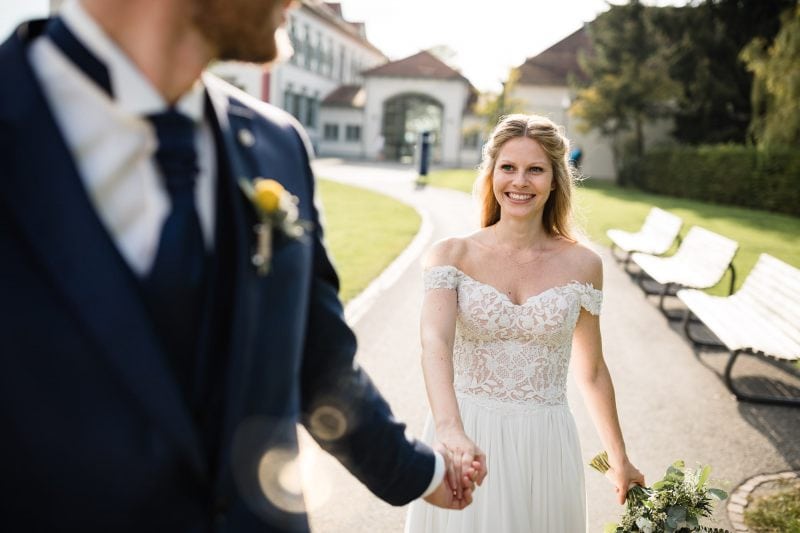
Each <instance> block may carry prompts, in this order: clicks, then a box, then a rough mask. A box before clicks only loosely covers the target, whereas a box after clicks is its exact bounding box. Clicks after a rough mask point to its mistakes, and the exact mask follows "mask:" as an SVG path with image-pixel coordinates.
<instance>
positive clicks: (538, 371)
mask: <svg viewBox="0 0 800 533" xmlns="http://www.w3.org/2000/svg"><path fill="white" fill-rule="evenodd" d="M424 284H425V290H426V291H427V290H434V289H452V290H455V291H457V298H458V314H457V319H456V320H457V321H456V334H455V342H454V346H453V370H454V388H455V393H456V398H457V400H458V406H459V409H460V412H461V419H462V421H463V424H464V431H465V432H466V434H467V436H468V437H469V438H471V439H472V440H473V441H474V442H475V443H476V444H477V445H478V447H479V448H481V449H482V450H483V451H484V452H485V453H486V458H487V469H488V476H487V478H486V479H485V481H484V483H483V485H482V486H481V487H478V488H477V489H476V490H475V492H474V498H473V503H472V505H470V506H469V507H467V508H466V509H464V510H462V511H448V510H443V509H439V508H436V507H433V506H432V505H430V504H428V503H426V502H424V501H422V500H417V501H415V502H413V503H412V504H411V507H410V509H409V514H408V517H407V521H406V533H469V532H474V533H479V532H480V533H526V532H527V533H584V532H585V531H586V495H585V489H584V480H583V461H582V459H581V452H580V444H579V441H578V434H577V429H576V426H575V421H574V419H573V417H572V413H571V412H570V409H569V406H568V405H567V396H566V381H567V370H568V366H569V358H570V352H571V348H572V333H573V331H574V329H575V324H576V323H577V320H578V316H579V314H580V310H581V307H584V308H586V309H587V310H588V311H589V312H590V313H592V314H595V315H597V314H599V313H600V305H601V302H602V292H600V291H599V290H597V289H595V288H594V287H592V285H591V284H587V283H580V282H578V281H572V282H570V283H566V284H564V285H558V286H556V287H552V288H550V289H547V290H545V291H544V292H542V293H539V294H537V295H534V296H531V297H530V298H529V299H528V300H526V301H525V302H523V303H521V304H515V303H513V302H512V301H511V300H510V299H509V298H508V296H507V295H505V294H504V293H502V292H500V291H498V290H497V289H496V288H494V287H492V286H491V285H487V284H485V283H481V282H479V281H477V280H475V279H473V278H471V277H470V276H468V275H467V274H465V273H463V272H461V271H460V270H459V269H457V268H455V267H453V266H437V267H432V268H429V269H428V270H427V271H426V272H425V275H424ZM435 437H436V436H435V427H434V424H433V420H432V419H431V417H430V416H429V417H428V421H427V423H426V426H425V430H424V433H423V440H425V441H426V442H428V443H432V442H433V441H434V440H435Z"/></svg>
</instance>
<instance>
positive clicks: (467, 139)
mask: <svg viewBox="0 0 800 533" xmlns="http://www.w3.org/2000/svg"><path fill="white" fill-rule="evenodd" d="M480 140H481V132H480V131H476V130H472V131H465V132H463V134H462V144H463V146H464V148H471V149H475V148H478V145H480Z"/></svg>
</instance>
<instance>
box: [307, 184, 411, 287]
mask: <svg viewBox="0 0 800 533" xmlns="http://www.w3.org/2000/svg"><path fill="white" fill-rule="evenodd" d="M318 184H319V192H320V198H321V200H322V204H323V206H324V213H325V241H326V244H327V245H328V250H329V253H330V254H331V256H332V258H333V261H334V264H335V266H336V270H337V272H338V273H339V278H340V281H341V288H340V291H339V294H340V296H341V298H342V300H343V301H344V302H347V301H348V300H350V299H352V298H353V297H354V296H356V295H358V293H360V292H361V291H362V290H364V288H365V287H366V286H367V285H368V284H369V282H370V281H372V280H373V279H374V278H375V277H377V276H378V274H380V273H381V272H382V271H383V269H385V268H386V267H387V266H389V264H390V263H391V262H392V260H394V259H395V258H396V257H397V256H398V255H399V254H400V252H402V251H403V249H404V248H405V247H406V246H407V245H408V244H409V243H410V242H411V240H412V239H413V238H414V235H416V233H417V231H418V229H419V225H420V217H419V215H418V214H417V212H416V211H415V210H414V209H413V208H411V207H409V206H407V205H406V204H403V203H401V202H398V201H397V200H395V199H393V198H389V197H387V196H384V195H381V194H377V193H374V192H372V191H367V190H365V189H361V188H358V187H351V186H349V185H343V184H341V183H336V182H333V181H328V180H325V179H321V180H319V182H318Z"/></svg>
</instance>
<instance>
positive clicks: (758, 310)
mask: <svg viewBox="0 0 800 533" xmlns="http://www.w3.org/2000/svg"><path fill="white" fill-rule="evenodd" d="M678 298H680V299H681V300H682V301H683V302H684V303H685V304H686V306H687V308H688V309H687V311H686V315H685V317H684V330H685V331H686V336H687V337H689V339H690V340H691V341H692V342H694V343H695V344H699V345H715V346H716V344H712V343H709V342H704V341H701V340H699V339H697V338H695V337H694V336H693V335H692V333H691V326H690V320H691V317H692V315H694V316H696V317H697V318H699V319H700V321H702V322H703V324H705V325H706V327H707V328H708V329H709V330H711V332H712V333H714V335H716V336H717V338H718V339H719V340H720V341H721V342H722V344H723V345H724V346H725V348H727V349H728V350H729V351H730V359H729V360H728V364H727V365H726V366H725V383H726V385H727V386H728V389H730V391H731V392H732V393H733V394H734V395H736V398H737V399H739V400H743V401H749V402H757V403H770V404H780V405H794V406H800V398H786V397H776V396H763V395H754V394H748V393H744V392H742V391H741V390H740V389H737V388H736V386H735V385H734V383H733V380H732V378H731V371H732V370H733V365H734V363H735V362H736V359H737V358H738V357H739V355H740V354H743V353H744V354H751V355H759V356H768V357H773V358H778V359H783V360H787V361H797V360H798V359H800V270H799V269H797V268H795V267H793V266H791V265H788V264H786V263H784V262H783V261H780V260H779V259H776V258H774V257H772V256H771V255H769V254H761V256H760V257H759V259H758V262H757V263H756V265H755V266H754V267H753V270H752V271H751V272H750V274H749V275H748V276H747V279H746V280H745V281H744V284H743V285H742V287H741V288H740V289H739V290H738V291H737V292H736V294H733V295H732V296H709V295H708V294H706V293H704V292H702V291H698V290H691V289H684V290H680V291H678Z"/></svg>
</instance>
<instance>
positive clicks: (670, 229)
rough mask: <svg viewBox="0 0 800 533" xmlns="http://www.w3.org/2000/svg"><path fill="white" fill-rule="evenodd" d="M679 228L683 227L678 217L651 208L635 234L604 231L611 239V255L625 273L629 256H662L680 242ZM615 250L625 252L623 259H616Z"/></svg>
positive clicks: (620, 231)
mask: <svg viewBox="0 0 800 533" xmlns="http://www.w3.org/2000/svg"><path fill="white" fill-rule="evenodd" d="M681 226H683V220H681V218H680V217H679V216H677V215H673V214H672V213H669V212H667V211H664V210H663V209H659V208H658V207H653V208H652V209H650V213H648V215H647V218H645V220H644V224H642V227H641V228H640V229H639V231H637V232H636V233H631V232H628V231H624V230H621V229H610V230H608V231H606V235H608V238H609V239H611V255H612V256H613V257H614V259H616V260H617V261H622V262H623V264H624V265H625V270H626V271H627V270H628V263H630V260H631V254H633V253H634V252H642V253H646V254H652V255H662V254H665V253H666V252H667V251H668V250H669V249H670V248H671V247H672V243H673V242H675V239H678V242H680V236H679V234H680V231H681ZM615 248H619V249H620V250H622V251H623V252H625V257H622V258H620V257H618V256H617V254H616V253H615V252H614V249H615Z"/></svg>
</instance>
